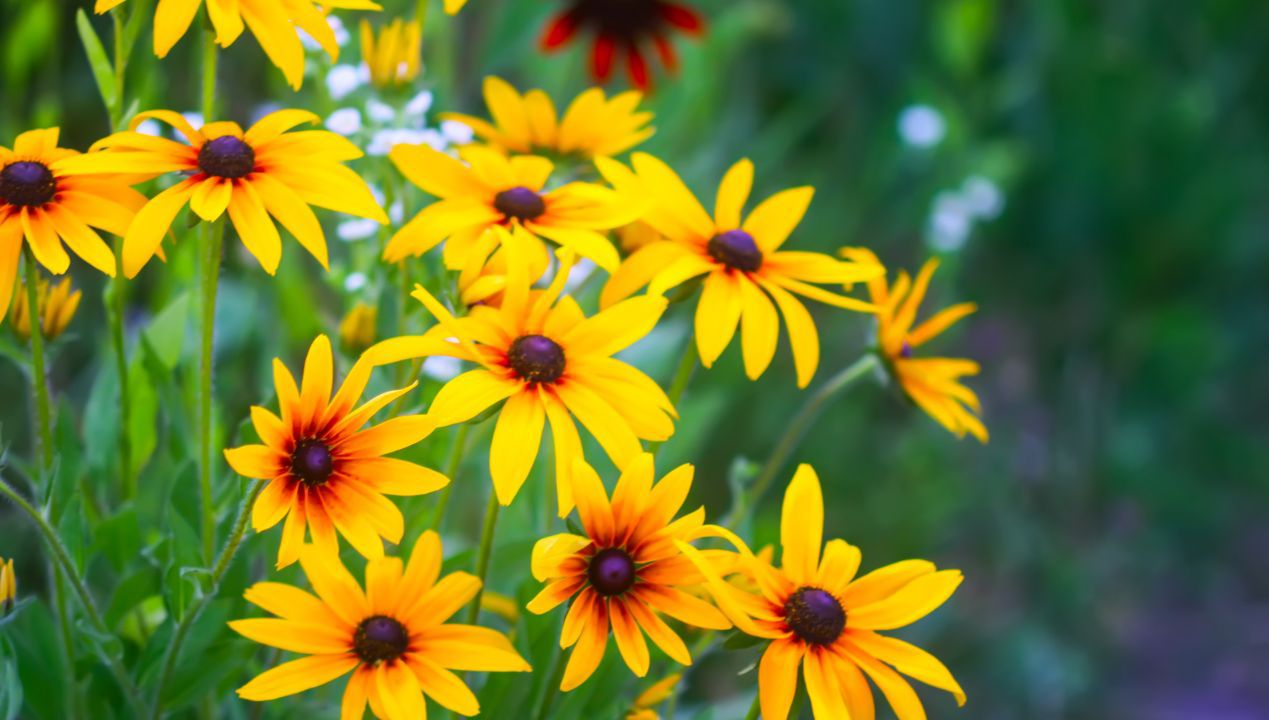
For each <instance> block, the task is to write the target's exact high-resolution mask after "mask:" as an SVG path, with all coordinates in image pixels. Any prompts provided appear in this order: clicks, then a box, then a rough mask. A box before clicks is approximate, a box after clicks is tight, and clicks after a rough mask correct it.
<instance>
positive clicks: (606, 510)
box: [526, 453, 731, 692]
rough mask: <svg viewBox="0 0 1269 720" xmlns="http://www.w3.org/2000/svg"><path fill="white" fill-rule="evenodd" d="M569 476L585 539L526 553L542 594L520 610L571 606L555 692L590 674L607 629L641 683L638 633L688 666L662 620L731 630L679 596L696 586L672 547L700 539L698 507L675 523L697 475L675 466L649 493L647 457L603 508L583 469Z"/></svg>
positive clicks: (702, 604) (642, 642) (643, 648)
mask: <svg viewBox="0 0 1269 720" xmlns="http://www.w3.org/2000/svg"><path fill="white" fill-rule="evenodd" d="M572 467H573V472H572V486H573V498H574V499H575V500H576V502H577V514H578V516H579V517H580V519H581V522H582V529H583V530H584V531H585V533H586V534H585V535H584V536H583V535H573V534H571V533H563V534H560V535H552V536H550V537H547V538H543V539H541V540H539V541H538V542H537V544H536V545H534V546H533V560H532V569H533V577H535V578H537V579H538V580H540V581H542V582H545V583H547V585H546V587H545V588H543V589H542V591H541V592H539V593H538V595H537V596H536V597H535V598H533V600H531V601H530V602H529V604H528V605H527V606H526V607H527V608H528V610H529V611H530V612H534V613H537V614H539V615H540V614H542V613H546V612H549V611H551V610H553V609H554V608H556V607H558V606H559V605H560V604H562V603H563V602H565V601H566V600H569V599H570V598H572V604H571V605H570V606H569V609H568V615H567V616H566V617H565V618H564V629H563V630H562V631H561V635H560V645H561V647H572V648H573V652H572V654H571V655H569V658H568V665H567V666H566V667H565V669H564V679H563V682H562V683H561V684H560V689H561V690H563V691H565V692H567V691H569V690H572V689H573V688H575V687H577V686H578V685H581V684H582V683H583V682H585V681H586V679H587V678H589V677H590V676H591V674H592V673H594V672H595V668H597V667H598V666H599V662H600V661H601V660H603V658H604V650H605V648H606V647H607V645H608V635H609V630H610V629H611V631H612V636H613V637H614V638H615V639H616V641H617V650H618V652H620V653H621V657H622V659H623V660H625V662H626V665H627V666H628V667H629V668H630V670H631V671H632V672H634V674H636V675H638V676H639V677H643V676H644V675H646V674H647V672H648V665H649V656H648V643H647V640H646V639H645V638H644V634H645V633H646V634H647V636H648V637H650V638H652V642H653V643H655V644H656V646H657V647H659V648H661V650H662V651H664V652H665V654H666V655H669V656H670V657H671V658H672V659H674V660H675V661H676V662H679V663H682V664H684V665H690V664H691V663H692V657H691V655H690V654H689V653H688V650H687V646H686V645H685V644H684V643H683V640H682V638H680V637H679V636H678V634H677V633H675V632H674V630H672V629H671V628H670V626H669V625H667V624H666V623H665V621H664V620H662V619H661V617H660V614H664V615H668V616H670V617H672V618H674V619H676V620H679V621H681V622H684V623H686V624H688V625H692V626H695V627H699V628H706V629H710V630H726V629H727V628H729V627H731V623H730V622H728V621H727V618H726V617H725V616H724V615H723V614H722V613H721V612H719V611H718V609H717V608H715V607H714V606H712V605H710V604H709V603H708V602H706V601H705V600H702V599H700V598H698V597H696V596H694V595H692V594H690V593H688V592H685V591H684V589H683V588H684V586H687V587H691V586H695V585H699V584H700V583H701V581H702V576H701V574H700V572H698V571H697V570H696V568H695V567H694V566H693V564H692V562H691V561H689V560H688V559H687V558H685V557H683V553H682V551H681V550H680V549H679V546H678V544H679V543H685V542H686V541H688V540H691V539H692V538H693V537H694V535H695V533H696V532H697V531H698V530H700V528H701V526H702V525H703V523H704V521H705V508H698V509H697V510H696V511H694V512H692V513H689V514H688V515H684V516H683V517H680V518H678V519H675V516H676V515H678V512H679V509H680V508H681V507H682V506H683V501H684V500H686V499H687V493H688V490H690V489H691V486H692V475H693V474H694V472H695V469H694V468H693V467H692V466H691V465H680V466H679V467H678V468H676V469H674V470H673V471H671V472H670V473H669V474H668V475H666V476H665V477H663V478H661V481H660V482H658V483H655V484H654V483H653V476H654V468H653V460H652V455H651V454H650V453H641V454H640V455H638V456H636V457H635V458H633V459H632V460H631V461H630V462H629V463H627V464H625V465H624V466H623V471H622V473H621V478H620V479H619V480H618V481H617V487H616V489H614V490H613V494H612V499H611V500H609V497H608V493H607V492H606V491H605V490H604V484H603V481H601V480H600V479H599V476H598V475H597V474H595V471H594V470H593V469H592V468H591V467H590V466H589V465H587V464H586V462H585V461H583V460H580V459H578V460H575V461H574V462H573V466H572Z"/></svg>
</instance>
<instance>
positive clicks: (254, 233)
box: [68, 110, 388, 277]
mask: <svg viewBox="0 0 1269 720" xmlns="http://www.w3.org/2000/svg"><path fill="white" fill-rule="evenodd" d="M146 118H155V119H156V120H162V121H163V122H166V123H168V124H170V125H171V126H172V127H174V128H176V130H177V131H178V132H180V134H181V135H183V136H184V137H185V139H186V140H187V141H188V142H189V144H188V145H186V144H184V143H180V142H176V141H174V140H167V139H165V138H159V137H153V136H150V135H143V134H141V133H139V132H136V127H137V126H138V125H139V124H140V123H141V121H142V120H145V119H146ZM318 121H319V119H318V117H317V116H316V115H314V114H312V113H310V112H308V111H306V110H279V111H277V112H274V113H271V114H269V115H267V116H265V117H264V118H262V119H261V120H260V121H259V122H257V123H256V124H255V125H253V126H251V128H250V129H249V130H247V131H246V132H243V130H242V128H240V127H238V125H237V124H236V123H232V122H215V123H209V124H207V125H204V126H203V127H202V128H201V129H200V130H195V129H194V128H193V126H191V125H190V124H189V123H188V122H187V121H186V120H185V118H184V117H182V116H181V115H179V114H177V113H174V112H171V111H168V110H154V111H151V112H144V113H141V114H139V115H137V116H136V117H135V118H133V120H132V130H129V131H125V132H119V133H115V134H114V135H111V136H110V137H108V138H106V139H104V140H102V141H100V142H98V143H97V147H98V148H102V149H101V150H100V151H99V152H90V153H87V154H85V155H81V156H79V157H78V158H75V159H74V163H73V164H71V165H70V167H69V168H68V169H69V171H70V172H72V173H88V172H128V173H132V174H134V175H136V176H139V177H140V178H141V179H146V178H151V177H157V176H159V175H162V174H164V173H170V172H177V173H183V174H185V175H186V177H185V178H184V179H183V180H181V181H180V182H178V183H176V184H175V185H173V186H172V187H170V188H168V189H166V190H164V191H163V192H161V193H159V194H158V195H157V196H156V197H154V198H153V199H152V200H150V202H149V203H148V204H147V205H146V206H145V207H144V208H142V210H141V211H140V212H139V213H137V218H136V222H134V223H133V224H132V226H131V227H130V228H129V229H128V234H127V235H126V236H125V237H124V241H123V268H124V273H125V274H126V275H127V276H128V277H133V276H135V275H136V274H137V273H138V272H140V271H141V268H142V267H144V266H145V264H146V263H147V262H149V261H150V258H152V257H154V254H155V252H157V251H158V249H159V245H160V243H161V241H162V240H163V236H164V234H165V233H167V231H168V228H169V227H171V225H172V222H173V221H174V220H175V219H176V215H177V213H179V212H180V211H181V208H183V207H185V205H186V204H188V205H189V206H190V208H191V209H192V210H193V211H194V212H195V213H196V214H197V215H198V217H200V218H202V219H203V220H204V221H206V222H214V221H216V220H217V219H219V218H220V217H221V216H222V215H223V214H225V212H226V211H227V212H228V213H229V219H230V221H232V222H233V225H234V228H235V229H237V231H238V237H239V238H240V239H241V240H242V242H243V244H244V245H245V246H246V247H247V250H249V251H250V252H251V254H252V255H254V256H255V257H256V259H257V260H259V261H260V266H261V267H263V268H264V270H265V272H267V273H269V274H270V275H272V274H273V273H275V272H276V271H277V268H278V263H279V262H280V261H281V260H282V239H281V237H280V236H279V234H278V229H277V226H276V225H274V223H273V221H274V220H275V219H276V220H277V221H278V222H280V223H281V224H282V226H283V227H285V228H286V229H287V231H288V232H290V233H291V235H293V236H294V237H295V239H296V240H297V241H298V242H299V243H300V245H302V246H304V249H305V250H308V251H309V253H311V254H312V255H313V257H315V258H317V261H318V262H320V263H321V264H322V267H326V266H327V263H328V261H327V253H326V235H325V233H324V232H323V231H322V226H321V223H319V222H318V220H317V216H316V215H315V214H314V213H313V210H312V208H310V207H309V206H310V205H311V206H314V207H321V208H326V209H328V210H335V211H337V212H343V213H348V214H349V215H356V216H358V217H364V218H369V219H372V220H376V221H378V222H380V223H383V224H386V223H387V222H388V217H387V215H385V214H384V212H383V209H382V208H380V207H379V204H378V203H377V202H376V201H375V199H374V196H373V195H371V193H370V188H369V187H367V185H366V183H365V181H364V180H362V179H361V178H360V177H358V175H357V174H356V173H354V172H353V171H352V170H350V169H348V168H347V167H345V166H344V165H343V164H342V163H343V162H345V161H348V160H354V159H356V158H359V157H361V156H362V152H361V151H360V150H358V149H357V148H356V147H355V146H354V145H353V144H352V143H350V142H349V141H348V140H346V139H345V138H343V137H340V136H339V135H336V134H335V133H333V132H329V131H326V130H303V131H298V132H288V131H290V130H292V129H293V128H295V127H296V126H298V125H302V124H305V123H315V122H318Z"/></svg>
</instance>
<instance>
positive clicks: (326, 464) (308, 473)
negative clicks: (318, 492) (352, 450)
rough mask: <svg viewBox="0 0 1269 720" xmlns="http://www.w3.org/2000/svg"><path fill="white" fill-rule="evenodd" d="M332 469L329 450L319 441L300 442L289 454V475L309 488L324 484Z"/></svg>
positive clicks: (332, 460) (333, 465)
mask: <svg viewBox="0 0 1269 720" xmlns="http://www.w3.org/2000/svg"><path fill="white" fill-rule="evenodd" d="M334 469H335V462H334V459H333V458H332V457H331V454H330V448H328V447H326V443H324V442H322V441H321V440H315V439H309V440H301V441H300V442H299V444H298V445H296V446H295V451H294V452H292V453H291V474H292V475H294V476H296V477H298V478H299V479H300V480H301V481H302V482H303V483H304V484H305V485H308V486H309V487H316V486H318V485H322V484H324V483H325V482H326V480H327V479H329V478H330V474H331V472H332V471H333V470H334Z"/></svg>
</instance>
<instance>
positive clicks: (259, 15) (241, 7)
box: [94, 0, 380, 90]
mask: <svg viewBox="0 0 1269 720" xmlns="http://www.w3.org/2000/svg"><path fill="white" fill-rule="evenodd" d="M123 2H124V0H97V4H96V6H95V8H94V9H95V10H96V12H98V13H104V12H107V11H108V10H111V9H112V8H115V7H117V6H119V5H121V4H123ZM204 4H206V5H207V17H208V19H209V20H210V21H211V25H212V28H213V29H214V30H215V32H216V44H217V45H220V46H221V47H229V46H230V45H232V44H233V43H234V41H236V40H237V39H238V37H239V36H241V35H242V32H243V30H251V34H252V35H255V37H256V40H257V41H258V42H259V43H260V47H261V48H263V49H264V53H265V55H267V56H268V57H269V61H270V62H272V63H273V64H274V65H276V66H277V67H278V69H279V70H281V71H282V74H283V75H285V76H286V80H287V82H288V83H289V84H290V85H291V87H293V88H295V89H296V90H298V89H299V88H300V84H301V83H302V82H303V81H304V45H303V43H301V42H300V36H299V33H298V30H303V31H304V32H305V33H308V35H309V36H310V37H312V38H313V39H314V40H316V41H317V42H318V43H319V44H321V46H322V48H323V49H324V50H325V51H326V52H327V53H329V54H330V56H331V59H332V60H336V59H338V58H339V43H338V42H336V40H335V32H334V30H332V29H331V26H330V23H329V22H328V21H327V19H326V13H325V12H323V8H325V9H326V10H329V9H331V8H340V9H345V10H378V9H380V7H379V5H377V4H375V3H373V2H370V1H369V0H321V2H320V3H318V2H314V0H159V4H158V7H157V9H156V10H155V13H154V54H155V55H157V56H158V57H160V58H163V57H167V54H168V53H169V52H171V50H172V47H173V46H175V45H176V43H177V42H178V41H179V40H180V39H181V37H183V36H184V35H185V32H186V31H187V30H189V26H190V24H191V23H193V22H194V18H195V16H197V15H198V10H199V8H200V7H201V6H202V5H204Z"/></svg>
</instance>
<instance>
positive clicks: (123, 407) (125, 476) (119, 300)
mask: <svg viewBox="0 0 1269 720" xmlns="http://www.w3.org/2000/svg"><path fill="white" fill-rule="evenodd" d="M125 288H126V285H125V283H124V279H123V238H118V239H117V240H116V242H115V277H114V278H112V279H111V280H110V286H109V290H108V291H107V295H108V297H107V302H106V320H107V323H108V324H109V325H110V338H111V346H112V347H113V349H114V356H115V373H116V374H117V375H118V377H119V487H120V490H121V491H122V496H123V499H124V500H127V499H129V498H131V497H132V496H133V495H135V494H136V490H137V488H136V481H135V478H134V477H133V476H132V396H131V393H130V392H129V388H128V341H127V337H126V335H125V333H124V315H125V312H126V308H127V300H126V298H125V297H124V295H125Z"/></svg>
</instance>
